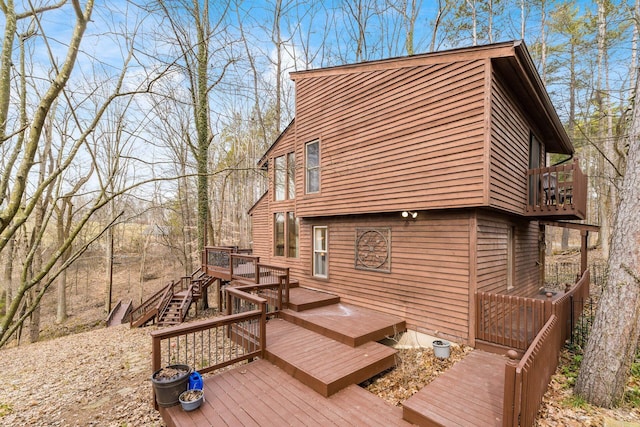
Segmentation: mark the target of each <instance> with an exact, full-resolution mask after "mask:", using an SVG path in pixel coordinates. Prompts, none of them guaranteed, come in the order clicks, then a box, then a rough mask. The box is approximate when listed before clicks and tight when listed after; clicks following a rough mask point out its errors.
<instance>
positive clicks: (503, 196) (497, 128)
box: [489, 75, 529, 214]
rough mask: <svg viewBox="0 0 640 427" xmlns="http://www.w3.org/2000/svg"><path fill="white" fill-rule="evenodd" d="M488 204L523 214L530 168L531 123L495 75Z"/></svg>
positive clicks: (493, 81)
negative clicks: (527, 172)
mask: <svg viewBox="0 0 640 427" xmlns="http://www.w3.org/2000/svg"><path fill="white" fill-rule="evenodd" d="M490 159H491V160H490V162H491V164H490V180H489V183H490V184H489V185H490V187H489V191H490V193H489V194H490V196H489V199H490V200H489V203H490V205H491V206H493V207H496V208H500V209H504V210H507V211H510V212H514V213H517V214H522V213H523V212H524V209H525V203H526V192H525V191H526V188H527V183H526V171H527V168H528V167H529V126H528V124H527V122H526V120H525V119H524V116H523V114H522V112H521V111H520V110H519V109H518V108H517V107H516V106H515V104H514V102H513V99H512V98H511V96H510V95H509V93H508V91H507V90H506V89H505V87H504V86H503V84H502V83H500V82H499V81H497V80H496V78H495V75H493V80H492V90H491V157H490Z"/></svg>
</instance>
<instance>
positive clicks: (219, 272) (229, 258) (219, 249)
mask: <svg viewBox="0 0 640 427" xmlns="http://www.w3.org/2000/svg"><path fill="white" fill-rule="evenodd" d="M250 253H251V250H249V249H238V248H237V247H229V246H207V247H205V248H204V250H203V251H202V269H203V270H204V271H205V272H206V273H207V274H209V275H210V276H213V277H217V278H220V279H223V280H226V281H229V280H231V279H233V278H251V277H254V276H255V275H256V274H258V273H257V264H258V262H260V257H257V256H253V255H251V254H250Z"/></svg>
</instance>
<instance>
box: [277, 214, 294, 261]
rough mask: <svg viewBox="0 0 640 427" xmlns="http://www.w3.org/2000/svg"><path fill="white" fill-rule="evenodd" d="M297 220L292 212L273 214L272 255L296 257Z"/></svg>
mask: <svg viewBox="0 0 640 427" xmlns="http://www.w3.org/2000/svg"><path fill="white" fill-rule="evenodd" d="M298 229H299V222H298V218H296V215H295V214H294V213H293V212H276V213H275V214H273V241H274V244H273V255H274V256H286V257H289V258H297V257H298Z"/></svg>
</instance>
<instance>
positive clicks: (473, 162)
mask: <svg viewBox="0 0 640 427" xmlns="http://www.w3.org/2000/svg"><path fill="white" fill-rule="evenodd" d="M487 64H488V63H486V62H485V61H483V60H477V61H466V62H452V63H443V64H432V65H428V66H420V67H416V66H412V67H405V68H397V69H390V70H372V71H362V72H351V73H346V74H339V75H329V76H320V77H314V78H300V79H297V80H296V121H295V129H296V131H295V132H296V143H297V148H298V150H297V151H296V158H297V163H298V167H297V176H296V184H297V191H298V198H297V213H298V216H300V217H311V216H325V215H341V214H353V213H366V212H391V211H400V210H403V209H409V208H410V209H412V210H420V209H437V208H447V207H461V206H479V205H482V204H483V203H486V201H485V200H486V199H485V196H484V195H485V193H484V188H485V186H486V185H485V184H486V181H485V166H484V162H485V147H484V135H485V126H486V123H485V119H484V113H485V103H484V96H485V70H486V69H487ZM316 139H319V140H320V151H321V165H320V166H321V184H320V192H319V193H317V194H308V195H305V194H304V193H303V190H304V144H305V143H307V142H311V141H313V140H316Z"/></svg>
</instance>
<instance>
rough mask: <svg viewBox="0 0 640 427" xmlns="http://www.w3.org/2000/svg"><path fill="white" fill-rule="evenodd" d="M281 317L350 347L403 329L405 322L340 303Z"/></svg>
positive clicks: (285, 312) (283, 312)
mask: <svg viewBox="0 0 640 427" xmlns="http://www.w3.org/2000/svg"><path fill="white" fill-rule="evenodd" d="M280 315H281V317H282V318H283V319H285V320H288V321H289V322H291V323H294V324H296V325H300V326H304V327H305V328H307V329H310V330H312V331H314V332H318V333H320V334H322V335H325V336H327V337H330V338H332V339H334V340H336V341H339V342H341V343H344V344H347V345H350V346H352V347H357V346H359V345H362V344H364V343H366V342H368V341H380V340H382V339H384V338H385V337H388V336H394V335H396V334H397V333H400V332H404V331H405V330H406V324H405V321H404V320H402V319H400V318H398V317H396V316H391V315H387V314H383V313H379V312H375V311H373V310H369V309H365V308H362V307H358V306H354V305H348V304H342V303H339V304H331V305H327V306H323V307H318V308H313V309H310V310H304V311H301V312H296V311H293V310H283V311H282V312H281V314H280Z"/></svg>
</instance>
